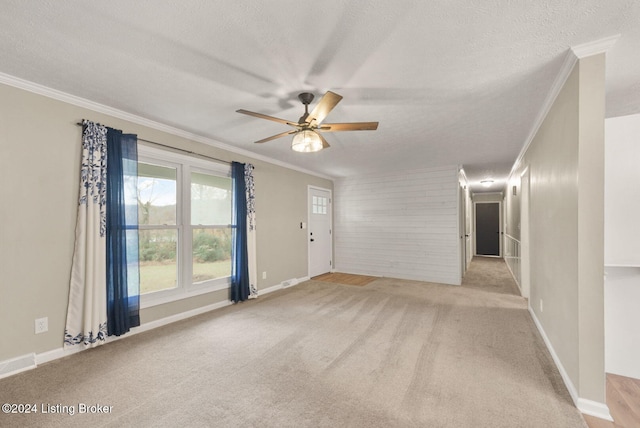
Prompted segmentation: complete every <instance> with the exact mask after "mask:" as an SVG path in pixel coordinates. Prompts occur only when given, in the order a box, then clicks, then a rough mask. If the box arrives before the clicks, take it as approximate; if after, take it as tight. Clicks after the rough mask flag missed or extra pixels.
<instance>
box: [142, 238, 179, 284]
mask: <svg viewBox="0 0 640 428" xmlns="http://www.w3.org/2000/svg"><path fill="white" fill-rule="evenodd" d="M177 243H178V231H177V230H175V229H165V230H140V231H139V245H138V246H139V248H140V251H139V257H140V294H144V293H150V292H153V291H160V290H167V289H170V288H175V287H176V286H177V277H178V268H177V266H178V265H177V262H176V260H177V257H176V255H177V248H178V246H177Z"/></svg>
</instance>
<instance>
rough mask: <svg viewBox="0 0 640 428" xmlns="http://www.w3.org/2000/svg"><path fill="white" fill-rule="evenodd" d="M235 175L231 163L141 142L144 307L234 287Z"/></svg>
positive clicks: (139, 200)
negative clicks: (233, 216)
mask: <svg viewBox="0 0 640 428" xmlns="http://www.w3.org/2000/svg"><path fill="white" fill-rule="evenodd" d="M229 175H230V168H229V166H227V165H221V164H218V163H216V162H210V161H207V160H203V159H200V158H195V157H189V156H184V155H178V154H175V153H173V152H168V151H164V150H158V149H154V148H150V147H147V146H142V145H140V146H139V148H138V185H137V208H138V224H139V260H140V295H141V306H142V307H148V306H153V305H156V304H160V303H165V302H168V301H172V300H178V299H181V298H185V297H191V296H193V295H197V294H201V293H205V292H210V291H215V290H220V289H224V288H226V287H228V286H229V277H230V275H231V226H230V225H231V206H232V204H231V195H232V194H231V178H230V177H229Z"/></svg>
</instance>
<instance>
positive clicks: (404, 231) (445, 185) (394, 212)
mask: <svg viewBox="0 0 640 428" xmlns="http://www.w3.org/2000/svg"><path fill="white" fill-rule="evenodd" d="M335 189H336V191H335V198H334V216H335V218H334V221H335V222H334V227H335V235H334V244H335V255H336V260H335V269H336V270H337V271H340V272H349V273H361V274H368V275H376V276H387V277H395V278H403V279H414V280H421V281H431V282H440V283H446V284H459V283H460V255H459V252H458V251H459V248H458V202H457V200H458V193H457V192H458V168H457V167H445V168H429V169H420V170H411V171H399V172H397V173H384V174H370V175H364V176H359V177H349V178H343V179H339V180H337V181H336V183H335Z"/></svg>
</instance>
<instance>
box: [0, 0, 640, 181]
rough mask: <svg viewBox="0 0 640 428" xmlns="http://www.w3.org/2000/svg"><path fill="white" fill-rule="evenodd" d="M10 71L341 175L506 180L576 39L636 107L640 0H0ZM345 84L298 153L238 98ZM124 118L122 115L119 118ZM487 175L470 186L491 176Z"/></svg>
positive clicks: (1, 41)
mask: <svg viewBox="0 0 640 428" xmlns="http://www.w3.org/2000/svg"><path fill="white" fill-rule="evenodd" d="M1 5H2V13H0V58H2V60H1V61H0V73H4V74H6V75H10V76H15V77H18V78H21V79H25V80H27V81H31V82H35V83H38V84H41V85H44V86H46V87H49V88H53V89H56V90H59V91H62V92H65V93H68V94H72V95H75V96H78V97H82V98H86V99H88V100H91V101H94V102H97V103H100V104H104V105H106V106H110V107H114V108H116V109H120V110H123V111H125V112H128V113H132V114H135V115H138V116H142V117H144V118H148V119H151V120H154V121H157V122H161V123H163V124H167V125H170V126H174V127H176V128H179V129H182V130H185V131H189V132H192V133H194V134H197V135H201V136H203V137H207V138H209V139H212V140H215V141H217V142H219V143H223V144H226V145H229V146H235V147H238V148H241V149H244V150H249V151H252V152H254V153H256V154H259V155H261V156H266V157H269V158H272V159H277V160H279V161H281V162H285V163H288V164H291V165H295V166H297V167H299V168H303V169H306V170H310V171H314V172H317V173H320V174H324V175H328V176H333V177H341V176H351V175H356V174H364V173H370V172H375V171H383V170H388V169H413V168H420V167H428V166H444V165H452V166H454V165H463V166H464V169H465V171H466V174H467V176H468V178H469V180H470V183H471V185H472V189H474V190H483V191H486V190H489V191H490V190H496V189H497V188H498V185H499V184H498V183H500V180H504V179H505V178H506V176H507V175H508V173H509V171H510V169H511V166H512V164H513V162H514V161H515V159H516V157H517V156H518V153H519V152H520V150H521V149H522V147H523V145H524V144H525V142H526V140H527V137H528V135H529V133H530V132H531V130H532V128H533V127H534V125H535V120H536V117H537V115H538V114H539V112H540V111H541V109H542V107H543V105H544V101H545V98H546V97H547V95H548V94H549V92H550V90H551V88H552V85H553V83H554V80H555V79H556V76H557V75H558V73H559V72H560V70H561V68H562V65H563V63H564V61H565V59H566V57H567V55H568V52H569V49H570V48H571V47H572V46H576V45H580V44H585V43H589V42H593V41H596V40H600V39H603V38H607V37H611V36H614V35H620V37H619V39H618V40H617V42H616V43H615V45H614V46H613V47H612V48H611V49H610V50H609V51H608V53H607V98H606V103H607V116H609V117H611V116H621V115H627V114H633V113H640V55H639V52H640V2H638V1H633V0H629V1H623V0H616V1H602V0H574V1H567V0H563V1H550V0H547V1H537V2H531V1H525V0H521V1H517V0H516V1H508V0H502V1H498V0H491V1H488V0H447V1H444V0H440V1H424V0H415V1H411V0H406V1H402V0H398V1H395V2H390V1H383V0H371V1H354V0H349V1H347V0H343V1H331V0H328V1H323V2H317V1H314V2H308V1H301V0H272V1H268V2H266V1H258V0H254V1H235V2H231V1H211V0H187V1H183V2H179V3H176V2H170V1H158V0H154V1H151V0H147V1H135V2H132V1H123V0H117V1H108V2H106V1H79V0H78V1H64V2H58V1H37V2H35V1H34V2H25V1H22V0H1ZM327 90H332V91H334V92H337V93H339V94H341V95H343V96H344V99H343V100H342V102H341V103H340V104H339V105H338V106H337V107H336V108H335V109H334V110H333V111H332V112H331V113H330V115H329V116H328V117H327V119H326V120H327V121H328V122H349V121H379V122H380V126H379V128H378V130H377V131H375V132H372V131H362V132H342V133H330V134H325V135H326V138H327V140H328V141H329V143H330V144H331V148H329V149H327V150H323V151H321V152H318V153H312V154H301V153H296V152H293V151H292V150H291V149H290V138H289V137H285V138H282V139H278V140H273V141H271V142H268V143H266V144H261V145H256V144H253V141H255V140H258V139H261V138H264V137H267V136H270V135H273V134H277V133H280V132H283V131H286V130H287V129H288V128H287V127H286V126H284V125H280V124H278V123H274V122H269V121H265V120H260V119H256V118H252V117H249V116H244V115H240V114H238V113H235V110H237V109H239V108H243V109H247V110H252V111H256V112H260V113H264V114H269V115H273V116H277V117H282V118H285V119H291V120H296V119H297V118H298V117H299V116H300V115H301V113H302V112H303V107H302V105H301V104H300V103H299V101H298V100H297V94H298V93H299V92H302V91H311V92H313V93H315V94H316V101H317V100H318V99H319V97H320V96H321V95H322V94H323V93H324V92H326V91H327ZM125 131H126V130H125ZM485 178H493V179H495V180H496V181H497V183H496V185H494V187H493V188H489V189H483V188H480V187H476V186H477V183H478V182H479V181H480V180H481V179H485Z"/></svg>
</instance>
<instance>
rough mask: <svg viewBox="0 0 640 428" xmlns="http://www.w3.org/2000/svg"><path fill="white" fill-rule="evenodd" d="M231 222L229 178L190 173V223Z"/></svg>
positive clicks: (214, 223)
mask: <svg viewBox="0 0 640 428" xmlns="http://www.w3.org/2000/svg"><path fill="white" fill-rule="evenodd" d="M230 223H231V179H230V178H229V177H219V176H216V175H210V174H202V173H199V172H193V173H191V224H193V225H200V224H202V225H227V224H230Z"/></svg>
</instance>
